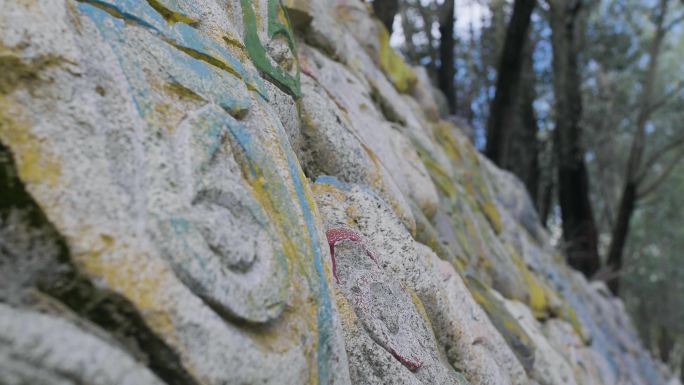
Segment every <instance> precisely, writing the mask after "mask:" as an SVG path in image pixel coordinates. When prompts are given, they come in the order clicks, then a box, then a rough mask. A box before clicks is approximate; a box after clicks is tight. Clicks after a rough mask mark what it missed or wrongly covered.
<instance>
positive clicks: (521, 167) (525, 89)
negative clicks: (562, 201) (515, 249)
mask: <svg viewBox="0 0 684 385" xmlns="http://www.w3.org/2000/svg"><path fill="white" fill-rule="evenodd" d="M533 51H534V46H533V44H532V41H528V42H527V44H525V46H524V47H523V65H522V68H521V71H520V72H521V73H520V81H519V82H517V84H516V85H514V86H513V90H512V100H511V101H510V102H511V104H512V105H511V106H510V107H508V108H506V110H507V112H506V113H505V114H506V115H507V118H506V122H507V125H506V128H505V129H503V132H502V135H501V136H502V137H503V138H504V140H503V142H502V143H501V147H500V149H501V161H500V166H501V167H503V168H504V169H506V170H509V171H511V172H512V173H513V174H515V175H516V176H518V178H520V180H522V182H523V183H524V184H525V187H526V188H527V191H528V192H529V194H530V198H531V199H532V202H534V204H535V207H536V208H538V205H537V203H538V198H539V172H540V170H539V151H540V148H541V147H540V145H539V141H538V139H537V131H538V127H537V118H536V116H535V113H534V105H533V104H534V101H535V99H536V97H537V95H536V90H535V84H536V76H535V73H534V68H533V63H532V52H533ZM490 119H492V116H491V115H490Z"/></svg>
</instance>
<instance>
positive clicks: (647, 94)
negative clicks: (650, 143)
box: [608, 0, 669, 295]
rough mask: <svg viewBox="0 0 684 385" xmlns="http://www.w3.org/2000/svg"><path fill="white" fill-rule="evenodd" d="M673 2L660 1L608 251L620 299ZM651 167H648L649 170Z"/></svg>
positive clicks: (614, 288) (613, 286) (612, 287)
mask: <svg viewBox="0 0 684 385" xmlns="http://www.w3.org/2000/svg"><path fill="white" fill-rule="evenodd" d="M668 1H669V0H660V3H659V4H660V6H659V13H658V15H657V17H656V32H655V37H654V38H653V42H652V43H651V47H650V49H649V61H648V66H647V70H646V75H645V78H644V80H643V82H642V87H643V88H642V89H643V92H642V93H641V98H640V108H639V114H638V116H637V127H636V131H635V133H634V139H633V140H632V146H631V148H630V151H629V159H628V161H627V170H626V171H625V182H624V187H623V188H622V196H621V197H620V206H619V208H618V216H617V220H616V221H615V224H614V225H613V232H612V237H611V241H610V247H609V249H608V250H609V251H608V266H609V267H610V269H611V272H612V273H614V274H610V278H609V279H608V287H609V288H610V291H611V292H613V294H615V295H617V294H618V293H619V290H620V274H619V272H620V269H621V268H622V259H623V253H624V248H625V244H626V243H627V235H628V233H629V223H630V221H631V218H632V214H633V213H634V209H635V207H636V203H637V200H638V199H639V187H640V186H639V180H638V176H639V175H641V174H642V172H643V170H642V167H644V165H642V158H643V155H644V148H645V146H646V124H647V123H648V121H649V119H650V117H651V113H652V112H653V110H652V109H651V106H652V103H653V101H652V99H653V94H654V90H655V84H656V76H657V72H658V63H659V59H660V50H661V47H662V44H663V41H664V39H665V35H666V33H667V30H666V28H665V25H664V24H665V16H666V14H667V5H668ZM649 166H650V165H645V167H649Z"/></svg>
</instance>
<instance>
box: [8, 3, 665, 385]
mask: <svg viewBox="0 0 684 385" xmlns="http://www.w3.org/2000/svg"><path fill="white" fill-rule="evenodd" d="M288 15H289V18H288ZM0 32H2V33H1V34H0V193H1V194H0V195H1V197H2V199H0V340H1V341H2V344H0V383H3V384H23V383H32V384H78V383H92V384H170V385H171V384H435V383H438V384H459V385H464V384H491V385H495V384H516V385H518V384H519V385H522V384H549V385H556V384H558V385H560V384H664V383H666V382H667V381H668V380H669V374H668V373H667V371H666V370H665V369H663V368H662V366H661V365H660V364H659V363H657V362H655V361H654V360H653V359H651V358H650V356H649V355H648V354H647V353H646V352H645V350H644V349H643V347H642V345H641V344H640V342H639V341H638V338H637V336H636V333H635V332H634V330H633V328H632V327H631V325H630V322H629V319H628V318H627V316H626V315H625V312H624V309H623V307H622V305H621V303H620V302H619V301H618V300H616V299H614V298H612V297H610V296H609V295H608V294H606V290H605V288H603V287H601V285H597V284H589V283H588V282H586V281H585V280H584V279H583V278H582V277H581V276H579V275H577V274H575V273H573V272H571V271H570V270H569V269H568V268H567V267H565V265H564V264H563V263H562V258H561V257H559V256H558V255H557V253H556V252H555V251H554V250H553V249H552V248H550V246H549V242H548V237H547V235H546V233H545V232H544V230H543V228H542V227H541V226H540V225H539V223H538V220H537V218H536V214H535V212H534V210H533V208H532V206H531V204H530V202H529V198H528V197H527V196H526V194H525V193H524V190H523V189H522V187H521V184H520V183H519V182H518V181H516V180H515V178H513V177H512V176H510V175H508V174H506V173H504V172H502V171H500V170H497V169H496V168H495V167H494V166H492V165H491V164H489V163H488V162H487V161H486V160H485V159H483V158H482V157H481V156H480V155H479V154H478V153H477V152H476V151H475V150H474V148H473V147H472V145H471V144H470V143H469V142H468V140H467V139H466V137H465V136H464V135H463V134H462V133H461V131H460V130H459V129H458V128H457V127H455V126H454V125H452V124H451V123H448V122H446V121H444V120H441V118H440V116H439V111H440V108H439V106H438V105H437V103H436V100H437V99H438V98H436V97H435V96H434V91H433V89H432V87H431V86H430V84H428V80H427V76H426V75H425V73H424V72H422V71H421V70H413V69H411V68H410V67H408V66H407V65H406V64H404V63H403V62H401V60H400V58H399V56H398V55H397V54H396V53H395V52H394V51H392V50H391V49H390V48H389V46H388V41H387V40H388V36H387V33H386V31H384V30H383V29H382V26H381V25H380V24H379V23H378V22H377V21H375V20H374V19H373V18H372V16H371V15H370V13H369V10H368V8H367V6H366V5H365V4H364V3H362V2H360V1H358V0H335V1H333V0H315V1H314V0H284V1H282V3H281V2H280V1H277V0H258V1H256V0H254V1H250V0H208V1H197V0H21V1H8V0H0ZM333 256H334V258H333ZM333 260H334V261H335V265H334V266H335V268H334V270H333Z"/></svg>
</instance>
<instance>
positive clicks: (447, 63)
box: [437, 0, 456, 114]
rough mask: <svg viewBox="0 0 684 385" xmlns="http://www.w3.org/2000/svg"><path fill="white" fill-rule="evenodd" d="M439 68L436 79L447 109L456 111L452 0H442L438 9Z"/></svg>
mask: <svg viewBox="0 0 684 385" xmlns="http://www.w3.org/2000/svg"><path fill="white" fill-rule="evenodd" d="M439 34H440V38H439V70H438V73H437V80H438V81H439V88H440V90H442V92H444V95H445V96H446V98H447V102H448V103H449V111H450V112H451V113H452V114H453V113H455V112H456V87H455V86H454V75H455V72H454V71H455V68H454V0H444V4H442V6H441V7H440V10H439Z"/></svg>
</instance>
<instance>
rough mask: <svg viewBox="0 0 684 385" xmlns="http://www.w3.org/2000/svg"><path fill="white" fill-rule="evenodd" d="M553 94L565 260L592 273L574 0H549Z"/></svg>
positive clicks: (595, 262) (593, 237)
mask: <svg viewBox="0 0 684 385" xmlns="http://www.w3.org/2000/svg"><path fill="white" fill-rule="evenodd" d="M550 5H551V9H550V25H551V42H552V47H553V87H554V97H555V114H556V116H555V122H556V127H555V131H554V139H555V141H554V147H555V153H556V160H557V173H558V203H559V204H560V208H561V219H562V222H563V239H564V242H565V248H566V255H567V259H568V263H569V264H570V266H572V267H573V268H575V269H577V270H579V271H581V272H582V273H584V275H586V276H587V277H591V276H592V275H593V274H594V273H595V272H596V271H597V270H598V268H599V265H600V260H599V256H598V234H597V230H596V224H595V222H594V214H593V210H592V207H591V201H590V199H589V175H588V172H587V166H586V164H585V162H584V151H583V150H582V148H581V141H580V138H581V127H580V124H579V123H580V117H581V116H582V96H581V93H580V84H581V82H580V80H581V78H580V74H579V68H578V64H577V57H578V53H579V44H578V42H579V39H578V32H579V31H578V30H577V24H578V16H579V13H580V10H581V2H580V1H579V0H552V1H550Z"/></svg>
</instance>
